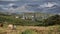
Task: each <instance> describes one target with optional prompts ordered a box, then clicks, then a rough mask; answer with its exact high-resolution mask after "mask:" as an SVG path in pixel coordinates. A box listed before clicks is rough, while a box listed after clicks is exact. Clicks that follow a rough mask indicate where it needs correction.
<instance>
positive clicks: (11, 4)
mask: <svg viewBox="0 0 60 34" xmlns="http://www.w3.org/2000/svg"><path fill="white" fill-rule="evenodd" d="M13 5H15V4H14V3H10V4H8V5H7V6H13Z"/></svg>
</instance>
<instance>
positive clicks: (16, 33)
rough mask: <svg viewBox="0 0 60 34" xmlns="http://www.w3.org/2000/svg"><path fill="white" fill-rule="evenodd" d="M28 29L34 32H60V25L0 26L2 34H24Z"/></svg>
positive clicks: (40, 33) (52, 33)
mask: <svg viewBox="0 0 60 34" xmlns="http://www.w3.org/2000/svg"><path fill="white" fill-rule="evenodd" d="M26 30H32V31H34V33H33V34H60V25H56V26H49V27H38V26H17V28H16V30H9V29H7V28H5V27H3V28H1V27H0V34H22V32H24V31H26ZM27 34H28V33H27Z"/></svg>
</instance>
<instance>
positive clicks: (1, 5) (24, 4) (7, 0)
mask: <svg viewBox="0 0 60 34" xmlns="http://www.w3.org/2000/svg"><path fill="white" fill-rule="evenodd" d="M59 10H60V0H0V11H4V12H5V11H7V12H12V13H13V12H44V13H60V11H59Z"/></svg>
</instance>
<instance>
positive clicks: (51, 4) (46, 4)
mask: <svg viewBox="0 0 60 34" xmlns="http://www.w3.org/2000/svg"><path fill="white" fill-rule="evenodd" d="M54 5H57V3H53V2H52V3H50V2H48V3H45V4H43V5H40V7H42V8H44V7H49V8H50V7H53V6H54Z"/></svg>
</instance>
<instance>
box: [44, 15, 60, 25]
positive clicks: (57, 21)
mask: <svg viewBox="0 0 60 34" xmlns="http://www.w3.org/2000/svg"><path fill="white" fill-rule="evenodd" d="M43 24H44V26H50V25H60V15H54V16H51V17H49V18H47V19H45V20H44V21H43Z"/></svg>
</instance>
